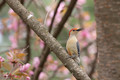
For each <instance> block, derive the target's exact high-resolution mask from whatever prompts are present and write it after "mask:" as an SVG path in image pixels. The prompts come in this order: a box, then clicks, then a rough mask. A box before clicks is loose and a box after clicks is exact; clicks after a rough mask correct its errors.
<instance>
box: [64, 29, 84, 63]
mask: <svg viewBox="0 0 120 80" xmlns="http://www.w3.org/2000/svg"><path fill="white" fill-rule="evenodd" d="M81 30H82V28H73V29H71V30H70V31H69V38H68V40H67V43H66V50H67V53H68V54H69V55H70V57H69V58H72V59H73V60H74V61H75V62H76V63H77V64H78V65H80V47H79V42H78V40H77V38H76V35H77V33H78V32H79V31H81Z"/></svg>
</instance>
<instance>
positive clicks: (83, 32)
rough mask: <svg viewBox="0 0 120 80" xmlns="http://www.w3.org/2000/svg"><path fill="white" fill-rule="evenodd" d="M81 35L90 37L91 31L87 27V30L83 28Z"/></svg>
mask: <svg viewBox="0 0 120 80" xmlns="http://www.w3.org/2000/svg"><path fill="white" fill-rule="evenodd" d="M80 36H81V37H82V38H90V33H89V31H88V30H87V29H86V30H83V31H82V32H81V33H80Z"/></svg>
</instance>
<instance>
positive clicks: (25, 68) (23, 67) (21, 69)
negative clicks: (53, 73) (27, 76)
mask: <svg viewBox="0 0 120 80" xmlns="http://www.w3.org/2000/svg"><path fill="white" fill-rule="evenodd" d="M29 67H30V64H29V63H27V64H25V65H23V66H21V67H20V69H19V70H20V72H25V71H27V70H28V69H29Z"/></svg>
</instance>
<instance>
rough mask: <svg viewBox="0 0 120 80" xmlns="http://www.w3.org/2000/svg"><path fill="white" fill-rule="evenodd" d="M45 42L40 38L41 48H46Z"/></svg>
mask: <svg viewBox="0 0 120 80" xmlns="http://www.w3.org/2000/svg"><path fill="white" fill-rule="evenodd" d="M44 46H45V44H44V41H42V40H40V48H44Z"/></svg>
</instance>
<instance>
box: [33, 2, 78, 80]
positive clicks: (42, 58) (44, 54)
mask: <svg viewBox="0 0 120 80" xmlns="http://www.w3.org/2000/svg"><path fill="white" fill-rule="evenodd" d="M61 2H62V0H60V1H59V2H58V5H57V7H56V11H55V13H54V16H53V19H52V21H51V24H50V27H51V28H52V25H53V22H54V19H55V15H56V13H57V9H58V7H59V5H60V3H61ZM76 2H77V0H72V1H71V2H70V5H69V6H68V10H67V11H66V13H65V15H64V16H63V18H62V20H61V22H60V23H59V24H58V27H57V30H56V31H55V32H54V33H53V36H54V37H55V38H57V36H58V35H59V34H60V32H61V31H62V29H63V27H64V24H65V22H66V21H67V20H68V18H69V16H70V15H71V13H72V10H73V8H74V6H75V4H76ZM50 27H49V31H51V28H50ZM49 53H50V49H49V48H48V47H47V46H45V47H44V49H43V52H42V53H41V55H40V61H41V64H40V65H39V68H38V69H37V70H36V71H35V75H34V80H36V79H37V78H38V76H39V74H40V73H41V72H42V70H43V67H44V64H45V62H46V60H47V57H48V55H49Z"/></svg>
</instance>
